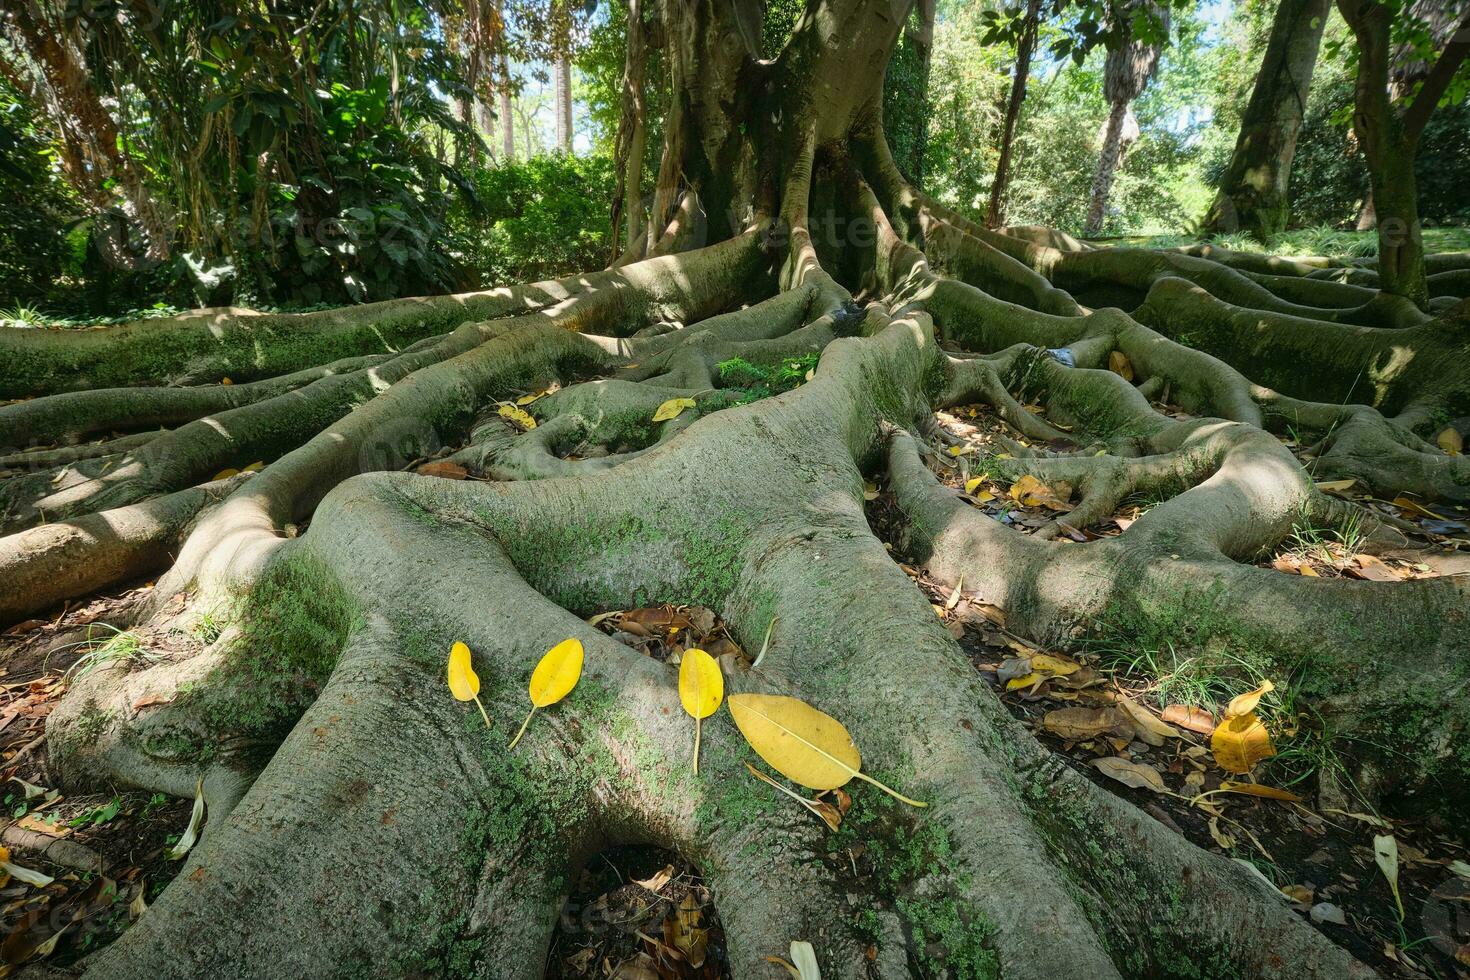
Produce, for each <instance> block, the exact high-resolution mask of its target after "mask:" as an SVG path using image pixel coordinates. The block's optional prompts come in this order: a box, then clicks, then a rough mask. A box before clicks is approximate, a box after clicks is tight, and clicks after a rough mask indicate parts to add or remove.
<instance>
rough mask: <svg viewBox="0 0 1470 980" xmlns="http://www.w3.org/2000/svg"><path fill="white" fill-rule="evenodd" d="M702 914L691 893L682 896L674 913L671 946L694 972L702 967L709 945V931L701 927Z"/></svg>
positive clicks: (696, 900) (697, 901)
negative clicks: (682, 956)
mask: <svg viewBox="0 0 1470 980" xmlns="http://www.w3.org/2000/svg"><path fill="white" fill-rule="evenodd" d="M703 921H704V912H703V911H702V910H701V909H700V907H699V900H698V899H696V898H695V897H694V893H693V892H689V893H687V894H686V895H685V896H684V899H683V901H681V902H680V903H679V908H678V909H677V910H676V911H675V912H674V922H673V926H674V934H673V945H674V948H675V949H677V950H678V951H679V952H680V953H682V954H684V959H685V960H686V961H687V962H688V963H689V965H690V966H692V967H694V968H695V969H696V970H697V969H699V968H700V967H701V966H704V960H705V956H706V953H707V948H708V945H709V930H708V929H705V928H703V927H702V923H703Z"/></svg>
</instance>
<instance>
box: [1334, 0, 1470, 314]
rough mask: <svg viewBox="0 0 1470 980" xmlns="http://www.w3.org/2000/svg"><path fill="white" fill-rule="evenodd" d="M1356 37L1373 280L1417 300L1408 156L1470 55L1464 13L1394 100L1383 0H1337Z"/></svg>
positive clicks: (1420, 261) (1425, 289)
mask: <svg viewBox="0 0 1470 980" xmlns="http://www.w3.org/2000/svg"><path fill="white" fill-rule="evenodd" d="M1337 6H1338V10H1339V11H1341V12H1342V16H1343V19H1344V20H1345V21H1347V23H1348V26H1349V27H1350V28H1352V31H1353V35H1354V36H1355V37H1356V38H1357V42H1358V77H1357V83H1356V85H1355V87H1354V100H1353V101H1354V108H1353V129H1354V131H1355V132H1356V133H1357V134H1358V137H1359V139H1360V140H1361V141H1362V144H1363V153H1364V156H1365V157H1366V158H1367V161H1368V179H1369V185H1370V187H1371V192H1372V200H1373V210H1374V214H1375V218H1376V221H1377V227H1378V260H1379V270H1378V271H1379V281H1380V285H1381V286H1382V288H1383V289H1384V290H1385V291H1386V292H1389V293H1393V294H1395V295H1398V296H1404V297H1407V298H1408V299H1410V300H1412V301H1413V302H1414V303H1415V304H1416V305H1418V306H1420V307H1421V308H1422V307H1424V306H1426V305H1427V304H1428V301H1429V285H1428V282H1427V281H1426V278H1425V267H1424V241H1423V230H1422V228H1421V226H1420V223H1419V201H1418V194H1417V190H1416V187H1415V176H1414V158H1415V156H1416V155H1417V153H1418V148H1419V137H1420V136H1421V135H1422V134H1423V132H1424V126H1425V124H1426V123H1428V121H1429V117H1430V114H1431V113H1433V111H1434V108H1435V106H1436V105H1437V104H1438V102H1439V100H1440V98H1441V97H1443V96H1444V94H1445V92H1446V91H1447V90H1448V89H1449V87H1450V83H1451V81H1452V79H1453V78H1454V76H1455V74H1456V72H1457V71H1458V70H1459V67H1460V65H1461V64H1462V63H1463V62H1464V61H1465V59H1466V57H1467V56H1470V15H1465V16H1464V18H1463V19H1462V21H1461V23H1460V29H1459V30H1458V31H1457V32H1455V33H1454V34H1453V35H1452V37H1451V39H1450V41H1449V42H1448V43H1447V44H1446V45H1445V46H1444V49H1443V50H1442V51H1441V52H1440V53H1439V56H1438V57H1437V58H1436V59H1435V61H1434V63H1433V65H1432V67H1430V68H1429V69H1428V71H1427V72H1425V74H1424V80H1423V83H1422V84H1421V85H1420V86H1419V89H1418V91H1417V92H1416V93H1415V94H1414V96H1413V97H1412V98H1411V99H1409V100H1407V101H1404V102H1401V103H1399V104H1398V105H1395V104H1394V102H1393V99H1392V93H1391V91H1390V85H1389V83H1390V71H1391V68H1392V33H1393V22H1394V13H1393V11H1392V9H1391V8H1390V7H1388V6H1387V5H1386V4H1384V3H1382V2H1381V0H1338V4H1337Z"/></svg>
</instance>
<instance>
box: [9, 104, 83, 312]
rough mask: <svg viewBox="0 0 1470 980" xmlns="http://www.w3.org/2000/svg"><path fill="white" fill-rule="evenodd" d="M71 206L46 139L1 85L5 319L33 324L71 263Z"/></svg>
mask: <svg viewBox="0 0 1470 980" xmlns="http://www.w3.org/2000/svg"><path fill="white" fill-rule="evenodd" d="M71 212H72V204H71V201H70V200H69V197H68V192H67V188H66V186H65V185H64V184H63V183H62V182H61V179H60V178H59V177H58V176H57V174H56V172H55V169H54V168H53V166H52V161H51V157H50V156H49V154H48V152H47V145H46V141H45V139H44V134H43V133H42V132H41V131H40V130H39V128H38V126H37V123H36V120H35V119H34V118H33V116H32V115H31V113H30V111H29V110H28V109H27V107H26V105H25V104H24V103H23V102H22V101H21V99H20V97H19V95H18V94H17V93H16V92H15V91H14V89H12V88H11V87H10V85H9V84H8V83H6V82H0V306H4V307H9V309H6V310H3V311H0V319H16V320H30V319H32V317H31V316H27V315H25V314H27V313H32V314H33V313H35V312H36V311H35V310H34V309H30V308H29V307H28V306H27V304H37V303H40V304H44V303H45V302H46V300H47V298H48V295H49V293H50V292H51V282H52V280H53V279H54V278H56V276H57V275H58V274H59V273H60V272H61V270H62V269H63V268H64V267H65V266H66V265H67V263H68V262H69V260H71V259H72V250H71V248H70V246H69V243H68V240H67V234H66V225H67V221H68V217H69V215H70V213H71Z"/></svg>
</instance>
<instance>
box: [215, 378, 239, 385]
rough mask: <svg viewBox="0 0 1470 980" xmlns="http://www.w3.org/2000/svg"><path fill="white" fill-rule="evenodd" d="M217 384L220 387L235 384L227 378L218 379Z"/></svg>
mask: <svg viewBox="0 0 1470 980" xmlns="http://www.w3.org/2000/svg"><path fill="white" fill-rule="evenodd" d="M219 383H220V384H222V385H232V384H234V383H235V382H233V381H231V380H230V379H229V378H220V379H219Z"/></svg>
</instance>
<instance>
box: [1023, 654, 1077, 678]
mask: <svg viewBox="0 0 1470 980" xmlns="http://www.w3.org/2000/svg"><path fill="white" fill-rule="evenodd" d="M1031 669H1032V670H1035V671H1041V672H1042V673H1046V674H1051V675H1053V676H1056V677H1066V676H1068V675H1069V674H1075V673H1077V671H1079V670H1081V669H1082V665H1081V664H1079V663H1078V662H1077V661H1075V660H1073V659H1072V658H1071V657H1057V656H1053V655H1052V654H1049V653H1038V654H1037V655H1036V656H1034V657H1032V658H1031Z"/></svg>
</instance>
